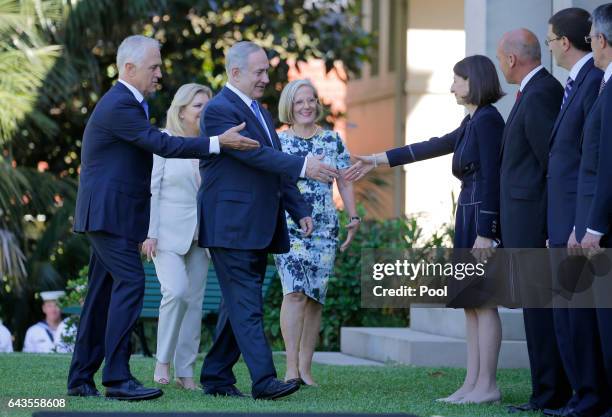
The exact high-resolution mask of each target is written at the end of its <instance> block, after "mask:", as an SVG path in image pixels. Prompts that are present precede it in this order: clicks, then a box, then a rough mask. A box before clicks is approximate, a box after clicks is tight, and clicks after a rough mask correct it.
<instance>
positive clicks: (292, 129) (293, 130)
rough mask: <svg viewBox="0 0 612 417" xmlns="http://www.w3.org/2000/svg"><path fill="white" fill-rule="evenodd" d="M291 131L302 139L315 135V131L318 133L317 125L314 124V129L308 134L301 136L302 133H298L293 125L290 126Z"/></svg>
mask: <svg viewBox="0 0 612 417" xmlns="http://www.w3.org/2000/svg"><path fill="white" fill-rule="evenodd" d="M291 132H292V133H293V136H298V137H300V138H302V139H312V138H313V137H314V136H316V135H317V133H319V126H317V125H315V128H314V131H313V132H312V133H311V134H310V135H308V136H303V135H300V134H298V133H297V132H296V131H295V129H294V128H293V126H292V127H291Z"/></svg>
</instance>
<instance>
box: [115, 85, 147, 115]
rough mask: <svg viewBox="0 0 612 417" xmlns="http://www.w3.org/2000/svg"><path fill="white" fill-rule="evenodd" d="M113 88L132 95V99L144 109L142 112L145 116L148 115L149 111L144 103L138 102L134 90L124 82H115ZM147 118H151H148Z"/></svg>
mask: <svg viewBox="0 0 612 417" xmlns="http://www.w3.org/2000/svg"><path fill="white" fill-rule="evenodd" d="M112 88H113V89H116V90H117V91H118V92H119V93H120V94H126V95H128V96H130V97H131V98H132V100H134V102H135V103H136V104H138V107H139V108H140V110H141V111H142V114H143V115H144V116H145V117H147V112H146V111H145V109H144V107H142V104H140V103H139V102H138V100H136V97H135V96H134V93H132V92H131V91H130V89H129V88H127V87H126V86H125V84H123V83H121V82H119V81H117V82H116V83H115V85H114V86H113V87H112ZM147 120H149V119H148V118H147Z"/></svg>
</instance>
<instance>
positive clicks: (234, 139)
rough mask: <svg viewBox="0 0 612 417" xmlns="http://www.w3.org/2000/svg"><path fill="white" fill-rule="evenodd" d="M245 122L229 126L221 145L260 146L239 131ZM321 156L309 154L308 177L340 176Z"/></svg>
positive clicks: (327, 179)
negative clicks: (322, 160)
mask: <svg viewBox="0 0 612 417" xmlns="http://www.w3.org/2000/svg"><path fill="white" fill-rule="evenodd" d="M244 127H245V123H244V122H243V123H240V124H239V125H237V126H234V127H232V128H229V129H228V130H226V131H225V132H223V133H222V134H221V135H219V145H220V146H221V147H223V148H228V149H236V150H239V151H249V150H253V149H257V148H259V146H260V145H259V142H257V141H256V140H253V139H249V138H247V137H245V136H242V135H241V134H240V133H239V132H240V131H241V130H242V129H244ZM322 158H323V155H321V156H309V157H308V158H306V173H305V175H306V177H307V178H311V179H313V180H317V181H321V182H331V181H333V179H334V178H338V175H339V173H338V170H337V169H336V168H332V167H330V166H329V165H327V164H324V163H323V162H321V159H322Z"/></svg>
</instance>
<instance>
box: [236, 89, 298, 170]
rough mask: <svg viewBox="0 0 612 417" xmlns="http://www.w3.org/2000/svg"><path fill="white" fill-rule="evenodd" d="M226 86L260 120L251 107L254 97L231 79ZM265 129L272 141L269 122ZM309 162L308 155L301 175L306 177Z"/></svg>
mask: <svg viewBox="0 0 612 417" xmlns="http://www.w3.org/2000/svg"><path fill="white" fill-rule="evenodd" d="M225 86H226V87H227V88H228V89H229V90H231V91H232V92H234V93H235V94H236V95H237V96H238V97H240V99H241V100H242V101H244V104H246V106H247V107H248V108H249V110H251V112H253V114H254V115H255V118H256V119H257V120H259V117H257V115H256V114H255V112H254V111H253V109H252V108H251V103H252V102H253V99H252V98H251V97H249V96H247V95H246V94H244V93H243V92H242V91H240V90H239V89H238V88H236V87H234V86H233V85H232V83H230V82H229V81H228V82H227V84H225ZM261 119H262V120H264V118H263V115H261ZM264 129H266V133H267V134H268V139H270V141H272V135H270V131H269V130H268V125H267V123H264ZM307 163H308V157H306V158H304V165H303V166H302V170H301V171H300V177H302V178H304V177H305V176H306V164H307Z"/></svg>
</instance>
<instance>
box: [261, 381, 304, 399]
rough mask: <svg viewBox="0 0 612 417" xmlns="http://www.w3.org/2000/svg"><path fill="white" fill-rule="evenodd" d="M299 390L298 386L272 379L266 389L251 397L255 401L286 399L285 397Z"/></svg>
mask: <svg viewBox="0 0 612 417" xmlns="http://www.w3.org/2000/svg"><path fill="white" fill-rule="evenodd" d="M299 389H300V386H299V385H298V384H292V383H289V382H283V381H279V380H278V379H273V380H272V381H270V383H269V384H268V386H267V387H266V389H264V390H263V391H262V392H260V393H259V394H257V395H256V396H255V395H254V396H253V397H254V398H255V399H256V400H276V399H277V398H281V397H286V396H287V395H290V394H293V393H294V392H296V391H297V390H299Z"/></svg>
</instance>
